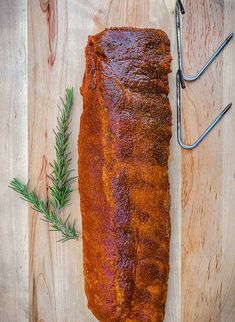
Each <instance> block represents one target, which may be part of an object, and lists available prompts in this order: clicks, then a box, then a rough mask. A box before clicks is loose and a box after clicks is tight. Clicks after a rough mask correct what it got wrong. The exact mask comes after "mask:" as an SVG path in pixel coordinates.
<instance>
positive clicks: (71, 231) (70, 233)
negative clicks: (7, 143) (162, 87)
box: [10, 178, 78, 241]
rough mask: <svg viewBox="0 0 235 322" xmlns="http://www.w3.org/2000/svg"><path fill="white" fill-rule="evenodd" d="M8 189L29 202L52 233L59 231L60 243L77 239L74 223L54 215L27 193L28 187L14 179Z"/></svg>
mask: <svg viewBox="0 0 235 322" xmlns="http://www.w3.org/2000/svg"><path fill="white" fill-rule="evenodd" d="M10 188H12V189H13V190H15V191H16V192H17V193H19V194H20V195H21V199H23V200H25V201H27V202H29V203H30V204H31V205H32V206H33V207H32V208H33V209H34V210H36V211H37V212H39V213H41V214H42V215H43V217H44V218H45V219H44V220H45V221H46V222H49V223H50V224H51V229H50V230H52V231H60V232H61V233H62V236H63V237H62V239H60V241H66V240H69V239H78V232H77V231H76V229H75V227H74V226H75V222H74V223H73V225H71V224H70V223H69V221H68V219H69V217H67V219H66V220H65V221H63V219H62V218H61V217H59V216H57V215H56V213H55V212H54V211H50V210H49V209H48V207H47V204H46V203H45V202H44V201H42V200H39V199H38V197H37V196H36V194H35V193H34V192H33V191H31V192H30V191H29V189H28V185H24V184H22V183H21V182H20V181H19V180H18V179H16V178H14V179H13V180H12V181H11V182H10Z"/></svg>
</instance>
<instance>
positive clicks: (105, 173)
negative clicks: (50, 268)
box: [78, 28, 172, 322]
mask: <svg viewBox="0 0 235 322" xmlns="http://www.w3.org/2000/svg"><path fill="white" fill-rule="evenodd" d="M171 59H172V58H171V55H170V42H169V39H168V37H167V35H166V34H165V33H164V32H163V31H161V30H157V29H137V28H111V29H106V30H104V31H103V32H101V33H99V34H97V35H95V36H90V37H89V39H88V45H87V47H86V71H85V75H84V80H83V85H82V88H81V93H82V96H83V113H82V116H81V125H80V134H79V141H78V150H79V191H80V196H81V211H82V223H83V256H84V275H85V291H86V295H87V298H88V305H89V308H90V309H91V310H92V312H93V313H94V315H95V316H96V317H97V319H98V320H99V321H102V322H122V321H126V322H162V321H163V319H164V313H165V301H166V293H167V281H168V273H169V241H170V216H169V209H170V193H169V180H168V157H169V144H170V139H171V109H170V104H169V100H168V97H167V95H168V93H169V85H168V73H170V72H171V69H170V64H171Z"/></svg>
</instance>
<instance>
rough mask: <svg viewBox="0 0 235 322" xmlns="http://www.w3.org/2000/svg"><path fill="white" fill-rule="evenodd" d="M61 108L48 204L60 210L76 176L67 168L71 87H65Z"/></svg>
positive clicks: (56, 132)
mask: <svg viewBox="0 0 235 322" xmlns="http://www.w3.org/2000/svg"><path fill="white" fill-rule="evenodd" d="M61 101H62V104H63V109H62V110H61V109H60V111H61V115H60V117H59V118H57V121H58V124H57V127H56V129H57V131H54V134H55V151H56V159H55V160H54V161H53V163H50V165H51V166H52V173H51V175H50V176H49V178H50V179H51V180H52V186H49V190H50V193H51V197H52V198H51V199H50V204H51V205H52V206H53V207H54V208H55V209H56V210H57V211H60V210H61V209H62V208H64V207H65V206H67V205H68V203H69V198H70V195H71V193H72V192H73V189H72V183H73V182H74V181H75V179H76V177H72V176H71V173H72V172H73V170H71V169H70V168H69V166H70V163H71V158H70V157H69V154H70V152H69V136H70V133H68V126H69V123H70V112H71V107H72V103H73V89H66V101H65V102H64V101H63V100H62V99H61Z"/></svg>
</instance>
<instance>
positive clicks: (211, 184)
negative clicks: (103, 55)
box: [0, 0, 235, 322]
mask: <svg viewBox="0 0 235 322" xmlns="http://www.w3.org/2000/svg"><path fill="white" fill-rule="evenodd" d="M174 7H175V1H174V0H165V1H164V0H58V1H56V0H29V1H26V0H2V1H0V26H1V35H0V40H1V46H0V71H1V73H0V82H1V86H0V93H1V96H0V97H1V105H0V111H1V121H0V125H1V126H0V158H1V169H0V178H1V194H0V198H1V199H0V236H1V243H0V255H1V256H0V258H1V259H0V264H1V265H0V267H1V274H0V322H28V321H33V322H37V321H40V322H95V321H96V319H95V318H94V317H93V315H92V314H91V312H90V311H89V310H88V309H87V304H86V297H85V294H84V289H83V272H82V241H81V239H80V240H79V241H77V242H75V241H69V242H66V243H64V244H61V243H56V241H57V240H58V239H59V237H60V235H59V234H56V233H49V232H48V226H47V224H45V222H42V221H41V220H40V217H39V216H38V215H37V214H36V213H35V212H34V211H32V210H31V209H29V208H28V207H27V205H26V204H25V202H23V201H22V200H20V199H19V198H18V197H17V196H16V195H15V193H14V192H12V191H9V188H8V184H9V181H10V180H11V179H12V178H13V176H16V177H18V178H20V179H21V180H24V181H27V180H28V178H30V186H31V187H32V188H36V190H37V191H39V193H40V196H42V197H45V196H46V194H47V189H46V184H47V180H48V179H47V176H46V174H47V173H48V172H49V171H50V166H49V162H50V161H51V160H53V158H54V149H53V143H54V136H53V132H52V128H55V125H56V116H57V115H58V109H57V107H56V105H57V104H58V103H59V96H60V95H62V96H63V95H64V92H65V87H66V86H73V87H74V93H75V98H74V108H73V111H72V124H71V130H72V133H73V134H72V136H71V150H72V157H73V167H74V168H75V169H76V171H77V157H78V156H77V135H78V130H79V117H80V115H81V112H82V100H81V96H80V94H79V87H80V85H81V82H82V77H83V72H84V64H85V57H84V47H85V45H86V42H87V36H88V35H89V34H94V33H97V32H99V31H101V30H102V29H104V28H105V27H109V26H136V27H156V28H161V29H164V30H165V31H166V32H167V33H168V35H169V37H170V39H171V43H172V46H171V51H172V55H173V57H174V61H173V64H172V70H173V72H172V74H171V76H170V88H171V93H170V100H171V106H172V110H173V116H174V125H173V138H172V141H171V158H170V163H169V166H170V180H171V196H172V209H171V217H172V240H171V272H170V280H169V293H168V300H167V310H166V318H165V321H166V322H234V321H235V246H234V245H235V198H234V194H235V147H234V140H235V106H234V108H233V109H232V110H231V111H230V112H229V114H228V115H227V116H226V118H224V119H223V120H222V122H221V123H220V124H219V125H218V126H217V127H216V128H215V130H214V131H213V133H211V134H210V135H209V136H208V138H207V139H206V140H205V141H204V142H203V143H202V144H201V145H200V146H199V148H197V149H196V150H194V151H191V152H187V151H182V150H181V149H180V148H179V146H178V144H177V141H176V135H175V132H176V104H175V73H176V69H177V55H176V37H175V13H174ZM185 7H186V13H187V14H186V15H185V17H184V18H183V30H184V35H183V39H184V57H185V69H186V70H187V72H188V73H190V74H192V73H194V72H196V70H197V69H198V68H199V67H200V66H201V65H202V64H203V63H204V62H205V61H206V59H207V58H208V57H209V55H210V54H211V53H212V52H213V50H214V49H216V48H217V47H218V45H219V44H220V43H221V41H222V40H223V39H224V38H225V36H226V35H227V34H228V33H229V32H231V31H234V28H235V2H234V0H224V1H223V0H214V1H213V0H198V1H195V0H194V1H193V0H185ZM234 59H235V40H234V41H233V42H232V43H231V44H230V45H229V46H228V47H227V48H226V49H225V50H224V52H223V54H222V55H221V56H220V57H219V58H218V59H217V60H216V62H215V63H213V65H212V66H211V67H210V68H209V70H208V71H207V73H206V74H205V75H203V76H202V77H201V79H200V80H199V81H197V82H196V83H194V84H189V85H188V86H187V89H186V90H184V92H183V94H184V98H183V107H184V113H183V121H184V132H185V140H187V141H188V142H192V141H193V139H194V138H196V137H197V136H198V135H199V134H200V133H201V131H202V130H203V129H204V128H205V127H206V126H207V125H208V123H209V122H210V121H211V120H212V119H213V118H214V117H215V116H216V115H217V114H218V112H219V111H220V110H221V109H222V108H223V107H224V106H225V105H226V104H228V103H230V102H233V103H234V105H235V90H234V89H235V64H234ZM74 188H75V189H77V185H76V184H75V185H74ZM68 213H71V217H72V218H76V221H77V228H78V229H79V230H80V231H81V214H80V209H79V194H78V192H77V191H76V192H74V194H73V197H72V204H71V206H70V207H69V209H68V210H67V211H66V214H68ZM66 214H65V215H66Z"/></svg>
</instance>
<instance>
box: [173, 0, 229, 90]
mask: <svg viewBox="0 0 235 322" xmlns="http://www.w3.org/2000/svg"><path fill="white" fill-rule="evenodd" d="M175 11H176V31H177V48H178V60H179V69H180V81H181V86H182V88H185V82H184V81H188V82H192V81H195V80H197V79H198V78H199V77H200V76H201V75H202V74H203V73H204V72H205V71H206V69H207V68H208V67H209V66H210V64H211V63H212V62H213V61H214V60H215V58H216V57H217V56H218V55H219V54H220V52H221V51H222V50H223V49H224V47H225V46H226V45H227V44H228V43H229V42H230V40H231V39H232V38H233V33H231V34H230V35H229V36H228V37H227V38H226V39H225V40H224V42H223V43H222V44H221V45H220V46H219V48H218V49H217V50H216V51H215V52H214V54H213V55H212V56H211V58H210V59H209V60H208V61H207V62H206V64H205V65H204V66H203V67H202V68H201V69H200V71H199V72H198V73H197V74H196V75H195V76H187V75H186V74H185V72H184V68H183V55H182V35H181V21H180V13H181V14H184V13H185V9H184V6H183V4H182V1H181V0H177V1H176V9H175Z"/></svg>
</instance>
